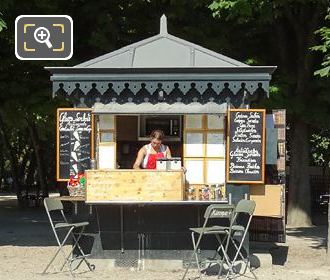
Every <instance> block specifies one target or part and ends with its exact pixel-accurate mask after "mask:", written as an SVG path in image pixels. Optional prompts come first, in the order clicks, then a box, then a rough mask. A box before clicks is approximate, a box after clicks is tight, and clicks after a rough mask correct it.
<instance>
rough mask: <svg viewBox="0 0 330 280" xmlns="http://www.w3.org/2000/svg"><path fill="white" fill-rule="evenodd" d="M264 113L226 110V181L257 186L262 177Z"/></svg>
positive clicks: (247, 110)
mask: <svg viewBox="0 0 330 280" xmlns="http://www.w3.org/2000/svg"><path fill="white" fill-rule="evenodd" d="M265 117H266V111H265V110H263V109H260V110H257V109H256V110H252V109H251V110H249V109H232V110H229V111H228V127H227V129H228V135H227V164H226V181H227V182H228V183H241V184H261V183H264V174H265Z"/></svg>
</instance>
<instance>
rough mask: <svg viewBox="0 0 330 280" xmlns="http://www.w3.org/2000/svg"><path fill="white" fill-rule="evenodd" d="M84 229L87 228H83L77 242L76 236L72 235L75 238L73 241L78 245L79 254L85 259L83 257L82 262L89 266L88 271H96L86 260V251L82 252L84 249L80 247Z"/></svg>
mask: <svg viewBox="0 0 330 280" xmlns="http://www.w3.org/2000/svg"><path fill="white" fill-rule="evenodd" d="M84 228H85V227H83V228H82V230H81V232H80V233H79V235H78V237H77V240H76V238H75V236H74V234H72V237H73V240H74V241H76V242H75V244H76V246H77V248H78V250H79V252H80V253H81V255H82V256H83V257H82V260H83V261H84V262H85V263H86V265H87V267H88V269H89V270H90V271H94V268H93V266H92V265H91V264H90V262H89V261H88V260H87V259H86V257H87V255H86V254H85V253H84V251H83V250H82V248H81V247H80V245H79V242H78V241H79V239H80V238H81V236H82V233H83V232H84ZM72 252H73V250H72Z"/></svg>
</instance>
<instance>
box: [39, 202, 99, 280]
mask: <svg viewBox="0 0 330 280" xmlns="http://www.w3.org/2000/svg"><path fill="white" fill-rule="evenodd" d="M44 205H45V209H46V212H47V215H48V218H49V221H50V224H51V226H52V229H53V232H54V235H55V238H56V241H57V243H58V246H59V248H58V249H57V251H56V253H55V255H54V256H53V258H52V259H51V261H50V262H49V264H48V265H47V267H46V268H45V270H44V271H43V274H45V273H46V271H47V270H48V268H49V267H50V265H51V264H52V263H53V261H54V260H55V259H56V257H57V255H58V254H59V253H60V252H61V254H62V255H63V257H64V258H65V262H64V264H63V266H62V267H61V271H62V270H63V268H64V266H65V265H67V267H68V269H69V271H70V274H71V276H72V277H74V275H73V269H72V262H74V261H75V260H79V263H78V265H77V266H76V267H75V269H78V268H79V266H80V265H81V263H82V262H85V263H86V265H87V267H88V269H89V270H90V271H94V270H95V266H94V265H93V264H90V263H89V262H88V260H87V259H86V257H87V256H89V255H86V254H85V253H84V252H83V250H82V249H81V247H80V245H79V240H80V238H81V236H82V233H83V231H84V229H85V226H87V225H88V224H89V223H88V222H79V223H68V220H67V218H66V217H65V215H64V212H63V204H62V202H61V201H60V200H58V199H53V198H45V199H44ZM54 211H58V212H60V213H61V216H62V218H63V221H62V222H59V223H54V222H53V219H52V216H51V212H54ZM77 229H79V231H78V232H73V231H74V230H77ZM60 230H63V231H67V232H66V235H65V237H64V238H63V240H62V241H61V240H60V237H59V231H60ZM75 235H77V236H75ZM70 236H71V237H72V239H73V246H72V248H71V250H70V253H69V254H68V255H66V254H65V252H64V251H63V246H64V245H65V243H66V241H67V240H68V238H69V237H70ZM76 248H77V250H78V251H79V253H80V255H76V256H74V254H73V252H74V250H75V249H76Z"/></svg>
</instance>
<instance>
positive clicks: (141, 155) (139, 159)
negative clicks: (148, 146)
mask: <svg viewBox="0 0 330 280" xmlns="http://www.w3.org/2000/svg"><path fill="white" fill-rule="evenodd" d="M144 156H145V148H144V147H142V148H141V149H140V150H139V152H138V154H137V157H136V160H135V163H134V165H133V169H141V167H140V166H141V163H142V161H143V158H144Z"/></svg>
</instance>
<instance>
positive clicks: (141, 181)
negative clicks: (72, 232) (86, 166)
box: [86, 169, 185, 202]
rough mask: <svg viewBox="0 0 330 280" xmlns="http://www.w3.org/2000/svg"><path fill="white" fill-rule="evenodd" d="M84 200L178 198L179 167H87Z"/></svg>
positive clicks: (181, 177) (181, 176)
mask: <svg viewBox="0 0 330 280" xmlns="http://www.w3.org/2000/svg"><path fill="white" fill-rule="evenodd" d="M86 180H87V191H86V201H87V202H88V201H111V200H113V201H119V200H120V201H123V200H127V201H180V200H183V198H184V197H183V195H184V183H185V179H184V174H183V171H182V170H171V171H160V170H145V169H140V170H133V169H113V170H110V169H108V170H107V169H104V170H87V171H86Z"/></svg>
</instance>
